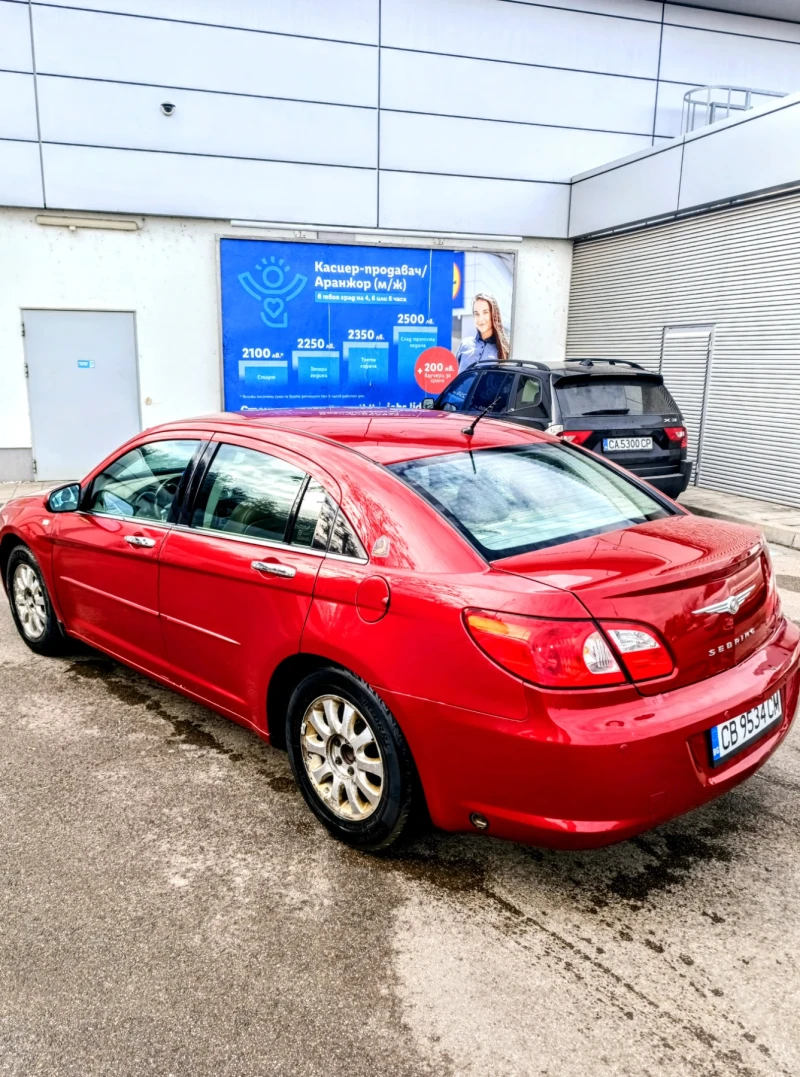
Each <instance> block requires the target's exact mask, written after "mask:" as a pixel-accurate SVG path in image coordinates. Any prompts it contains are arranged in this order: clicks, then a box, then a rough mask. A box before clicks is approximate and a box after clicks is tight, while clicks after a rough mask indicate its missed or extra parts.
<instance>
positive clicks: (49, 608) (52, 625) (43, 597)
mask: <svg viewBox="0 0 800 1077" xmlns="http://www.w3.org/2000/svg"><path fill="white" fill-rule="evenodd" d="M6 590H7V592H8V601H9V604H10V606H11V616H12V617H13V618H14V624H15V625H16V626H17V631H18V632H19V634H20V636H22V639H23V640H24V642H25V643H26V644H27V645H28V647H30V649H31V650H32V651H35V652H36V654H41V655H47V656H48V657H49V656H53V655H58V654H63V652H64V650H65V649H66V642H67V641H66V637H65V635H64V632H63V630H62V628H61V625H60V624H59V622H58V618H57V617H56V615H55V611H54V609H53V603H52V602H51V601H50V594H49V592H48V590H47V584H46V583H45V581H44V576H43V575H42V570H41V568H40V567H39V562H38V561H37V560H36V558H35V556H34V555H33V552H32V551H31V550H30V549H28V547H27V546H15V547H14V549H13V550H12V551H11V556H10V557H9V559H8V565H7V566H6Z"/></svg>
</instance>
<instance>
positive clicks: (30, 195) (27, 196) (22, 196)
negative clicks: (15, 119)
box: [0, 138, 44, 208]
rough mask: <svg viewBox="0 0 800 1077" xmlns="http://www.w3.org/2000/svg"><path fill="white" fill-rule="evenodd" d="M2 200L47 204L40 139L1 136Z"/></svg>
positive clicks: (0, 170) (25, 203)
mask: <svg viewBox="0 0 800 1077" xmlns="http://www.w3.org/2000/svg"><path fill="white" fill-rule="evenodd" d="M0 203H2V204H3V205H4V206H31V207H35V208H39V207H41V206H43V205H44V196H43V194H42V170H41V166H40V163H39V145H38V143H36V142H14V141H11V140H8V141H6V140H5V139H2V138H0Z"/></svg>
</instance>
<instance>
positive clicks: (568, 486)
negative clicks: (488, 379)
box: [0, 411, 800, 849]
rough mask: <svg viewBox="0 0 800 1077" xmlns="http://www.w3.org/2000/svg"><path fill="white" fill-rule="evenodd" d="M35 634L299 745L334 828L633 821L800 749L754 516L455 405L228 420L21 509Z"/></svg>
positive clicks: (11, 532) (299, 771) (27, 627)
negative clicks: (681, 496) (677, 499)
mask: <svg viewBox="0 0 800 1077" xmlns="http://www.w3.org/2000/svg"><path fill="white" fill-rule="evenodd" d="M0 569H1V570H2V578H3V580H4V582H5V586H6V589H7V592H8V596H9V600H10V603H11V609H12V613H13V616H14V620H15V622H16V624H17V627H18V629H19V631H20V633H21V635H22V638H23V639H24V640H25V642H26V643H27V644H28V646H29V647H31V648H32V649H33V650H34V651H36V652H38V653H39V654H46V655H51V654H56V653H58V652H59V651H60V650H62V649H63V648H64V646H65V645H66V643H67V637H74V638H75V639H79V640H83V641H84V642H86V643H88V644H91V645H92V646H93V647H97V648H99V649H100V650H102V651H105V652H106V653H108V654H110V655H113V656H114V657H115V658H118V659H119V660H120V661H121V662H124V663H126V664H127V665H129V666H132V667H133V668H135V669H137V670H139V671H141V672H142V673H145V674H147V675H148V676H150V677H153V678H155V679H156V680H158V681H160V682H161V683H162V684H165V685H168V686H169V687H171V688H174V689H176V690H177V691H179V692H182V693H184V694H185V695H187V696H189V697H191V698H192V699H196V700H199V701H200V702H202V703H204V704H206V705H207V706H209V707H212V708H213V709H214V710H216V711H219V712H220V713H221V714H225V715H227V716H228V717H230V718H232V719H233V720H234V721H237V722H239V723H241V724H242V725H245V726H248V727H250V728H251V729H253V730H254V731H255V732H256V733H257V734H258V735H259V736H261V737H263V738H264V739H265V740H269V741H270V742H271V743H272V744H275V745H278V746H286V747H287V748H288V751H289V757H290V761H291V765H292V769H293V772H294V775H295V777H296V779H297V782H298V785H299V786H300V789H301V791H302V793H303V796H304V797H305V799H306V801H307V803H308V805H309V807H310V808H311V810H312V811H313V812H314V813H315V814H316V816H317V817H318V818H319V820H320V821H321V822H322V823H323V824H324V825H325V826H326V827H327V828H328V829H329V830H330V831H331V832H332V833H333V834H335V835H336V836H337V837H340V838H342V839H344V840H346V841H349V842H351V843H352V844H354V845H357V846H359V847H361V848H367V849H378V848H383V847H386V846H388V845H390V844H391V843H392V842H393V841H395V840H396V839H397V838H398V837H399V836H400V834H401V833H402V831H403V829H404V827H405V826H406V824H407V821H408V819H409V816H410V814H411V813H412V811H413V809H414V807H415V805H419V806H422V805H423V804H424V805H425V806H426V807H427V810H428V812H429V814H430V817H431V818H432V820H433V822H434V823H435V824H436V825H437V826H439V827H442V828H444V829H445V830H472V829H474V828H477V829H479V830H483V831H488V832H489V833H490V834H496V835H499V836H501V837H505V838H512V839H515V840H519V841H524V842H530V843H533V844H539V845H552V846H571V847H580V846H583V847H585V846H596V845H603V844H606V843H609V842H612V841H617V840H620V839H622V838H626V837H628V836H630V835H632V834H635V833H637V832H638V831H642V830H645V829H647V828H648V827H652V826H654V825H655V824H657V823H659V822H662V821H663V820H665V819H669V818H670V817H672V816H675V815H678V814H680V813H682V812H685V811H688V810H689V809H691V808H694V807H696V806H697V805H699V804H702V803H704V802H705V801H707V800H710V799H711V798H712V797H715V796H718V795H719V794H720V793H723V792H725V791H726V790H728V789H731V788H732V787H733V786H734V785H736V784H737V783H738V782H740V781H742V780H743V779H744V778H747V777H748V776H749V775H751V774H752V773H753V772H754V771H756V770H757V769H758V768H759V767H760V766H761V765H762V764H763V763H764V762H765V761H766V760H767V759H768V758H769V756H770V755H771V753H772V752H773V751H774V750H775V748H776V747H777V746H778V744H779V743H780V742H781V741H782V740H783V738H784V737H785V736H786V733H787V731H788V729H789V726H790V723H791V721H792V718H793V717H794V714H795V711H796V710H797V705H798V691H799V690H800V673H798V668H799V667H800V632H799V631H798V629H797V627H796V626H795V625H793V624H791V623H790V622H788V621H786V620H785V619H784V618H783V617H782V616H781V612H780V607H779V600H778V597H777V594H776V590H775V580H774V576H773V572H772V566H771V564H770V559H769V554H768V552H767V549H766V547H765V545H764V543H763V541H762V539H761V537H760V536H759V534H758V533H757V532H755V531H752V530H750V529H748V528H746V527H739V526H734V525H730V524H723V523H718V522H710V521H708V520H703V519H698V518H697V517H694V516H691V515H688V514H687V513H685V512H684V511H683V510H682V509H681V508H680V507H679V506H677V505H675V504H674V503H673V502H671V501H669V500H668V499H666V498H664V497H663V496H661V495H660V494H658V493H657V492H656V491H655V490H653V489H651V488H650V487H648V486H647V485H646V484H644V483H642V482H640V481H638V480H635V479H633V478H632V477H631V476H630V475H627V474H626V473H625V472H623V471H621V470H620V469H618V468H616V467H614V466H612V465H610V464H607V463H604V462H602V461H600V460H599V459H597V458H596V457H595V456H593V455H592V454H591V453H588V452H586V451H584V450H582V449H580V448H575V447H573V446H570V445H568V444H564V443H563V442H560V441H557V440H556V439H553V438H550V437H548V436H547V435H544V434H539V433H536V432H534V431H523V430H521V429H519V428H518V427H515V426H510V425H507V424H503V423H498V422H492V420H490V419H485V420H483V421H481V422H479V423H477V425H475V426H473V427H472V428H465V427H464V418H463V416H459V415H457V414H448V413H445V412H428V413H425V412H421V413H408V412H406V413H403V412H396V411H393V412H377V413H375V412H371V411H370V412H367V411H350V412H338V413H337V412H319V413H315V412H297V413H287V412H281V413H275V414H265V413H261V414H255V415H218V416H212V417H210V418H203V419H195V420H192V421H185V422H176V423H170V424H167V425H165V426H161V427H158V428H155V429H152V430H148V431H146V432H145V433H143V434H140V435H138V436H137V437H136V438H134V439H132V440H131V441H129V442H128V443H127V444H126V445H124V446H122V448H120V449H119V450H118V451H117V452H116V453H114V454H113V455H112V456H110V457H109V458H108V459H107V460H106V461H104V462H103V463H102V464H101V465H100V466H99V467H98V468H96V469H95V470H94V471H93V472H92V473H91V474H90V475H89V476H88V477H87V478H86V479H85V480H84V481H83V482H82V483H80V485H78V484H75V485H70V486H66V487H62V488H60V489H59V490H56V491H54V492H51V493H50V494H49V495H43V494H37V495H33V496H30V497H26V498H22V499H18V500H15V501H12V502H10V503H9V504H8V505H6V507H5V508H4V509H3V510H2V511H0Z"/></svg>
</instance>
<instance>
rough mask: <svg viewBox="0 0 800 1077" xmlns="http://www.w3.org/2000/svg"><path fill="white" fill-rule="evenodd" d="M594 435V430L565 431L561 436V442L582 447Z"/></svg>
mask: <svg viewBox="0 0 800 1077" xmlns="http://www.w3.org/2000/svg"><path fill="white" fill-rule="evenodd" d="M593 433H594V430H565V431H564V433H563V434H562V435H561V438H562V440H563V441H571V442H572V444H573V445H583V443H584V441H588V440H589V438H590V437H591V436H592V434H593Z"/></svg>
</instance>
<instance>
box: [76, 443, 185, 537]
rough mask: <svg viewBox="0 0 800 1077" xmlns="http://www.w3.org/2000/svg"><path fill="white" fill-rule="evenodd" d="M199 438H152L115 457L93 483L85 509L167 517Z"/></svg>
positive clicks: (133, 516)
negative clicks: (165, 439) (173, 439)
mask: <svg viewBox="0 0 800 1077" xmlns="http://www.w3.org/2000/svg"><path fill="white" fill-rule="evenodd" d="M199 444H200V443H199V441H196V440H195V441H189V440H185V441H184V440H180V441H153V442H150V444H148V445H140V446H139V447H138V448H136V449H131V451H130V452H126V453H125V454H124V455H123V456H120V457H118V458H117V459H116V460H115V461H114V462H113V463H111V464H109V465H108V467H107V468H105V469H104V470H103V471H101V472H100V474H99V475H98V476H97V478H96V479H95V480H94V482H93V483H92V487H91V490H90V492H89V497H88V500H87V502H86V503H85V504H84V505H83V508H84V510H85V511H87V512H96V513H104V514H109V515H112V516H126V517H130V518H133V519H137V520H158V521H161V522H162V523H163V522H165V521H166V520H168V519H169V515H170V512H171V510H172V505H173V502H174V501H175V496H176V494H177V493H178V487H179V486H180V482H181V479H182V478H183V473H184V471H185V470H186V468H187V467H188V465H189V462H190V460H191V459H192V456H194V453H195V450H196V449H197V446H198V445H199Z"/></svg>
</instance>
